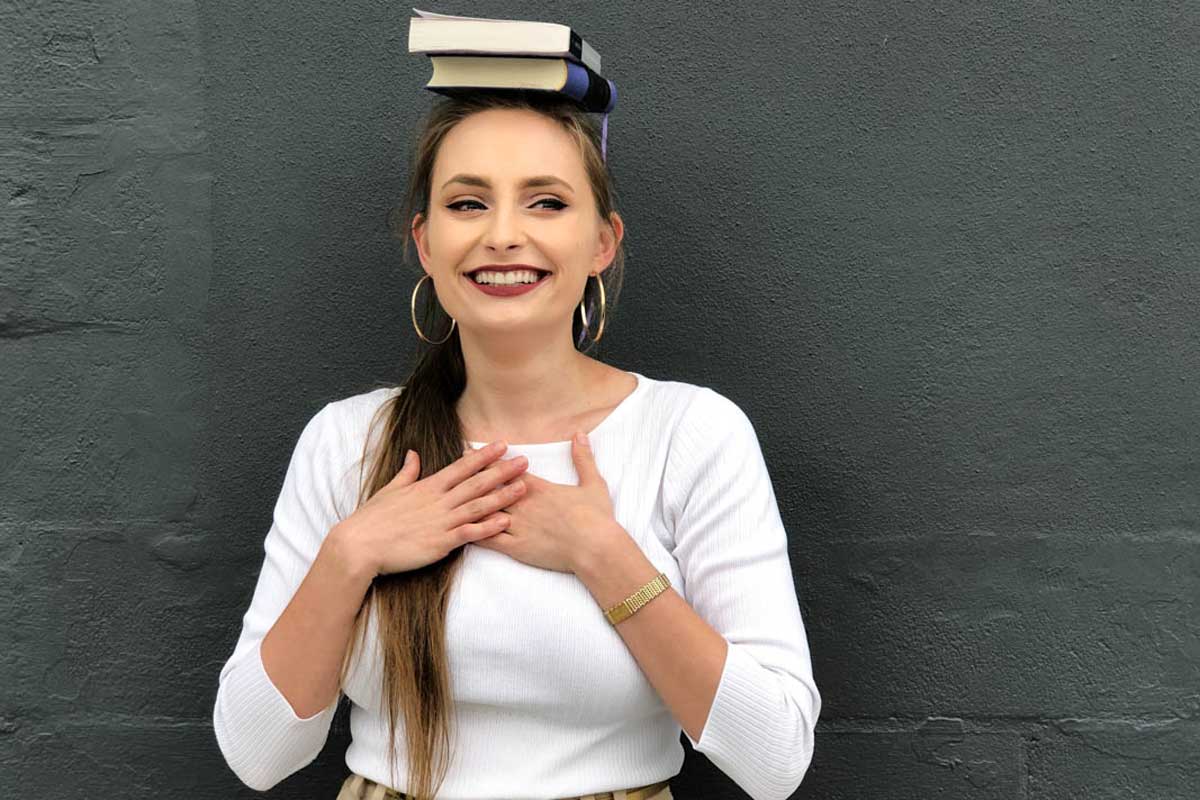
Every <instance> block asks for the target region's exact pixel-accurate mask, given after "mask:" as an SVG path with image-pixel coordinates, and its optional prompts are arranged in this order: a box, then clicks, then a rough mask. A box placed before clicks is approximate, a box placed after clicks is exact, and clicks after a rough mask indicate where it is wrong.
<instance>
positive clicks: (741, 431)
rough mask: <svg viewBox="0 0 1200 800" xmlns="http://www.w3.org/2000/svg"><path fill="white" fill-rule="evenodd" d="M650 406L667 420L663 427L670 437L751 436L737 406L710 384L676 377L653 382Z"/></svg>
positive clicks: (745, 416)
mask: <svg viewBox="0 0 1200 800" xmlns="http://www.w3.org/2000/svg"><path fill="white" fill-rule="evenodd" d="M652 388H653V392H652V395H653V397H654V403H653V404H654V405H655V406H657V407H658V408H659V409H660V410H661V413H662V414H663V416H664V417H667V418H668V419H663V420H660V421H659V422H660V423H661V422H665V423H667V424H666V425H664V430H668V431H671V433H672V438H675V437H676V436H684V437H688V438H692V437H703V438H707V439H709V440H714V441H720V440H721V439H724V438H727V437H730V436H745V435H746V433H747V432H749V433H750V434H751V435H753V430H754V426H753V424H752V423H751V422H750V418H749V417H748V416H747V414H746V412H745V411H744V410H743V409H742V407H741V406H740V405H738V404H737V402H735V401H734V400H733V399H732V398H730V397H729V396H727V395H725V394H723V393H722V392H720V391H718V390H717V389H714V388H713V387H711V386H707V385H704V384H698V383H689V382H687V381H679V380H662V379H656V380H654V381H653V387H652Z"/></svg>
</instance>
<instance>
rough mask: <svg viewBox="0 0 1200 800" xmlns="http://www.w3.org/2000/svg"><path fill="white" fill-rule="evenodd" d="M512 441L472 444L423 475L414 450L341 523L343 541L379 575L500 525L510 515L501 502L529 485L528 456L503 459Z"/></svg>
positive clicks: (432, 557) (427, 559)
mask: <svg viewBox="0 0 1200 800" xmlns="http://www.w3.org/2000/svg"><path fill="white" fill-rule="evenodd" d="M507 449H508V447H507V445H506V444H505V443H504V442H492V443H491V444H489V445H487V446H485V447H481V448H479V449H478V450H474V449H472V450H470V451H469V452H467V453H465V454H463V456H462V457H461V458H459V459H458V460H457V461H454V462H453V463H451V464H449V465H447V466H446V467H444V468H443V469H440V470H438V471H437V472H435V473H434V474H432V475H427V476H426V477H424V478H422V479H420V480H417V476H418V475H420V474H421V464H420V456H419V455H417V453H416V451H415V450H414V451H411V452H410V454H409V456H408V459H407V460H406V461H405V463H404V466H403V467H401V469H400V471H399V472H397V473H396V477H394V478H392V480H391V481H389V482H388V484H387V485H386V486H384V487H383V488H382V489H380V490H379V491H378V492H376V493H375V494H374V495H373V496H372V497H371V498H370V499H369V500H367V502H366V503H364V504H363V505H362V507H361V508H359V509H357V510H356V511H355V512H354V513H353V514H351V515H350V516H348V517H346V518H345V519H344V520H342V521H341V522H339V523H338V525H337V527H338V529H339V535H340V536H341V537H342V541H343V543H344V546H345V547H346V548H347V550H348V551H349V552H350V553H352V554H353V555H352V557H353V559H354V560H355V561H357V562H358V563H360V564H363V565H365V566H364V569H368V570H370V571H371V576H372V577H374V576H375V575H387V574H390V573H394V572H407V571H408V570H413V569H418V568H420V567H423V566H425V565H426V564H432V563H433V562H435V561H438V560H440V559H442V558H445V557H446V556H447V555H448V554H449V553H450V551H451V550H453V549H454V548H456V547H459V546H461V545H463V544H466V543H468V542H473V541H476V540H477V539H484V538H487V537H488V536H493V535H495V534H497V533H500V532H501V531H503V530H504V529H505V528H506V527H508V523H509V517H508V515H507V514H504V513H502V512H500V509H502V508H506V507H507V506H509V505H511V504H512V503H514V502H515V501H516V500H517V499H518V498H520V497H521V496H522V494H523V493H524V491H525V483H524V481H521V480H519V479H516V478H517V476H519V475H520V474H521V473H522V472H524V471H525V468H526V467H527V466H528V465H529V460H528V459H527V458H526V457H525V456H518V457H516V458H510V459H500V456H501V455H503V454H504V452H505V451H506V450H507ZM509 481H512V483H509V484H508V485H507V486H503V485H502V484H504V483H508V482H509Z"/></svg>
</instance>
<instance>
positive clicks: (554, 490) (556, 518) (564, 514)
mask: <svg viewBox="0 0 1200 800" xmlns="http://www.w3.org/2000/svg"><path fill="white" fill-rule="evenodd" d="M583 441H584V442H585V444H580V442H579V439H578V438H575V439H573V440H572V442H571V457H572V458H573V459H574V461H575V471H576V472H577V473H579V485H578V486H570V485H567V484H562V483H553V482H552V481H548V480H545V479H544V478H540V477H538V476H537V475H534V474H533V473H532V472H530V471H529V470H526V471H525V472H524V473H522V474H521V476H520V478H519V479H518V480H520V481H522V482H523V483H524V484H525V493H524V494H523V495H521V497H520V499H518V500H517V501H516V502H514V503H513V504H512V505H510V506H508V507H507V508H505V509H503V511H504V513H506V514H508V515H509V523H508V527H507V528H506V529H505V530H504V531H502V532H500V533H497V534H496V535H494V536H489V537H487V538H486V539H477V540H476V541H474V542H471V544H473V545H476V546H478V547H485V548H487V549H488V550H496V551H498V552H501V553H504V554H505V555H507V556H511V557H512V558H515V559H517V560H518V561H521V562H523V563H525V564H529V565H530V566H534V567H541V568H542V569H552V570H555V571H557V572H572V573H573V572H575V571H576V566H577V565H578V564H579V563H580V557H581V556H582V555H584V554H585V553H587V552H588V551H589V548H592V549H594V548H595V547H596V546H597V544H598V543H597V539H599V538H600V537H602V536H605V535H607V534H608V532H609V531H610V530H612V529H613V526H615V525H616V519H615V518H614V516H613V505H612V498H611V497H609V494H608V483H607V482H606V481H605V480H604V478H603V477H602V476H601V475H600V470H599V469H597V468H596V460H595V457H594V456H593V454H592V448H591V444H590V443H587V442H588V440H587V436H586V435H584V436H583Z"/></svg>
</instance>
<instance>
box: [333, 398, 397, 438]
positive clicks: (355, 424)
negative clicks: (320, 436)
mask: <svg viewBox="0 0 1200 800" xmlns="http://www.w3.org/2000/svg"><path fill="white" fill-rule="evenodd" d="M402 389H403V387H402V386H379V387H376V388H372V389H368V390H366V391H362V392H357V393H355V394H349V395H344V396H342V397H339V398H336V399H334V400H331V401H329V402H328V403H326V404H325V406H324V407H323V408H322V409H321V410H320V411H318V412H317V417H320V418H321V423H322V424H323V425H324V426H325V427H328V428H332V429H334V430H335V431H337V433H338V434H339V435H340V436H342V437H345V438H351V439H352V438H354V437H355V436H356V435H359V434H365V433H366V429H367V428H368V427H369V426H370V424H371V423H372V421H374V420H375V418H376V417H377V416H378V415H379V414H380V413H381V412H383V410H384V406H385V405H387V404H388V403H389V401H391V400H392V399H393V398H394V397H396V396H397V395H398V394H399V393H400V391H401V390H402Z"/></svg>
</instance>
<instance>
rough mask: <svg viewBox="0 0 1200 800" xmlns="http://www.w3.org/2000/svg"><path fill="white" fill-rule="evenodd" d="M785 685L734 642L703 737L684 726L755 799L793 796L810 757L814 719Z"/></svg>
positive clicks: (694, 745) (695, 744)
mask: <svg viewBox="0 0 1200 800" xmlns="http://www.w3.org/2000/svg"><path fill="white" fill-rule="evenodd" d="M785 686H786V684H785V683H784V682H783V681H782V680H781V679H780V676H779V675H778V674H776V673H775V672H773V671H771V670H769V669H766V668H765V667H763V666H762V665H761V664H759V663H758V661H757V660H755V658H754V657H753V656H752V655H750V653H749V652H748V651H747V650H746V648H744V647H742V646H740V645H736V644H732V643H730V644H729V645H728V649H727V651H726V654H725V667H724V669H723V670H722V672H721V681H720V683H719V684H718V686H717V693H716V696H715V697H714V698H713V702H712V707H711V708H710V709H709V712H708V719H707V720H706V721H705V723H704V730H702V731H701V732H700V740H699V741H696V740H695V739H693V738H692V737H691V735H689V734H688V733H687V732H686V731H684V735H685V736H687V738H688V741H689V742H691V745H692V748H693V749H695V750H696V752H699V753H703V754H704V755H705V756H707V757H708V759H709V760H710V761H711V762H712V763H713V764H715V765H716V766H717V767H719V768H720V769H721V770H722V771H723V772H724V773H725V774H726V775H728V776H729V777H730V778H732V779H733V780H734V782H735V783H737V784H738V785H739V786H740V787H741V788H742V789H743V790H745V791H746V792H747V793H748V794H750V796H751V797H754V798H786V797H789V796H791V794H792V793H794V792H795V791H796V788H797V786H798V785H799V783H800V779H801V778H802V777H803V775H804V773H805V772H806V771H807V769H808V765H809V763H810V761H811V759H812V745H813V736H812V733H811V728H810V726H811V725H812V724H813V723H814V722H815V721H810V720H809V719H807V717H805V715H804V713H803V711H802V706H799V705H798V704H797V703H796V702H793V701H792V699H791V698H789V696H788V694H787V691H786V688H785ZM797 699H799V698H797Z"/></svg>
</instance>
